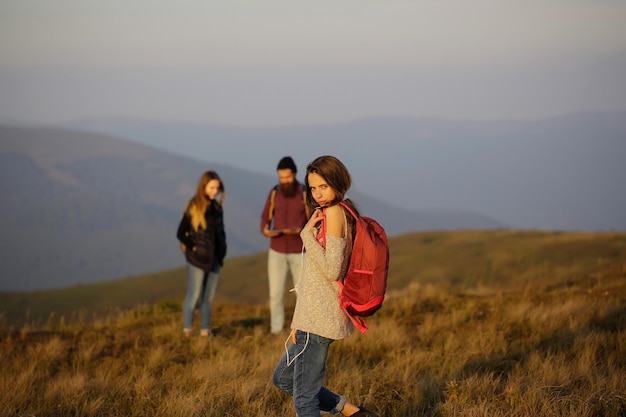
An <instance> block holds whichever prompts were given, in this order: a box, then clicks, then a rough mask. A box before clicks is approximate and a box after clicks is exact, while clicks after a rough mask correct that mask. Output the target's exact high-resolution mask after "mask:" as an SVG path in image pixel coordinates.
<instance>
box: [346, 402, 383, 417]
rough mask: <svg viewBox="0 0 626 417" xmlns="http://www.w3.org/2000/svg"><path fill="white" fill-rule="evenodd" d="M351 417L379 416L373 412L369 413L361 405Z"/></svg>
mask: <svg viewBox="0 0 626 417" xmlns="http://www.w3.org/2000/svg"><path fill="white" fill-rule="evenodd" d="M352 417H379V416H378V414H376V413H375V412H373V411H370V410H368V409H367V408H365V407H363V404H361V405H360V406H359V411H357V412H356V413H354V414H352Z"/></svg>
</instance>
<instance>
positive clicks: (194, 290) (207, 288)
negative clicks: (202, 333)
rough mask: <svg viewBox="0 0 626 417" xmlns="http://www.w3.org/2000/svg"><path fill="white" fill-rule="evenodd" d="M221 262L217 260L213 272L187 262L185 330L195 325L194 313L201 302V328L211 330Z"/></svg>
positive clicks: (184, 311)
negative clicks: (212, 311)
mask: <svg viewBox="0 0 626 417" xmlns="http://www.w3.org/2000/svg"><path fill="white" fill-rule="evenodd" d="M220 269H221V267H220V264H219V263H218V262H215V264H213V269H211V272H206V271H203V270H202V269H200V268H198V267H196V266H193V265H191V264H187V295H186V296H185V302H184V304H183V326H184V329H185V330H191V328H192V327H193V315H194V312H195V309H196V306H197V305H198V302H199V303H200V329H201V330H211V310H212V307H213V297H215V289H216V288H217V283H218V281H219V278H220Z"/></svg>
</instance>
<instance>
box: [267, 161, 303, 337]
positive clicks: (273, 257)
mask: <svg viewBox="0 0 626 417" xmlns="http://www.w3.org/2000/svg"><path fill="white" fill-rule="evenodd" d="M297 172H298V170H297V168H296V164H295V162H294V161H293V159H292V158H291V157H290V156H285V157H284V158H282V159H281V160H280V161H279V162H278V166H277V167H276V173H277V174H278V184H277V185H276V186H274V187H273V188H272V189H271V190H270V192H269V194H268V195H267V199H266V200H265V206H264V207H263V212H262V213H261V233H262V234H263V236H266V237H268V238H270V247H269V251H268V255H267V277H268V283H269V292H270V294H269V295H270V316H271V317H270V332H271V333H273V334H279V333H280V332H281V331H282V330H283V328H284V325H285V291H286V285H287V275H289V274H290V273H291V279H292V282H293V287H295V286H296V285H297V284H298V280H299V279H300V270H301V269H302V254H301V252H302V240H301V239H300V231H301V230H302V226H304V224H305V223H306V222H307V220H308V218H309V213H308V207H307V204H306V197H305V191H304V186H303V185H302V184H300V183H299V182H298V181H297V180H296V174H297Z"/></svg>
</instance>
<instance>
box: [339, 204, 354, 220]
mask: <svg viewBox="0 0 626 417" xmlns="http://www.w3.org/2000/svg"><path fill="white" fill-rule="evenodd" d="M339 204H340V205H341V206H342V207H343V208H345V209H346V210H348V211H349V212H350V214H352V217H354V218H355V219H358V218H359V216H357V215H356V213H355V212H354V210H352V209H351V208H350V206H349V205H348V203H346V202H345V201H340V202H339Z"/></svg>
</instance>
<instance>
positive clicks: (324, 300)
mask: <svg viewBox="0 0 626 417" xmlns="http://www.w3.org/2000/svg"><path fill="white" fill-rule="evenodd" d="M346 224H347V225H348V227H347V229H350V223H348V222H346ZM315 234H316V230H315V229H314V228H308V229H303V230H302V231H301V232H300V236H301V237H302V243H303V244H304V249H305V253H304V262H303V267H302V274H301V275H300V280H299V282H298V285H297V286H296V288H295V290H296V294H297V297H298V298H297V301H296V307H295V310H294V313H293V320H292V322H291V328H292V329H298V330H302V331H305V332H309V333H314V334H317V335H320V336H323V337H327V338H329V339H335V340H337V339H343V338H345V337H348V336H350V335H351V334H352V332H353V331H354V325H353V324H352V322H351V321H350V319H349V318H348V316H347V315H346V313H345V312H344V311H343V310H342V309H341V307H340V306H339V298H338V295H339V284H338V283H337V280H339V278H340V277H343V276H344V275H345V273H346V271H347V270H348V264H349V262H350V254H351V253H352V239H350V238H347V237H336V236H331V235H326V249H324V248H323V247H322V246H321V245H320V244H319V242H318V241H317V239H316V238H315ZM346 236H352V231H351V230H347V232H346Z"/></svg>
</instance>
